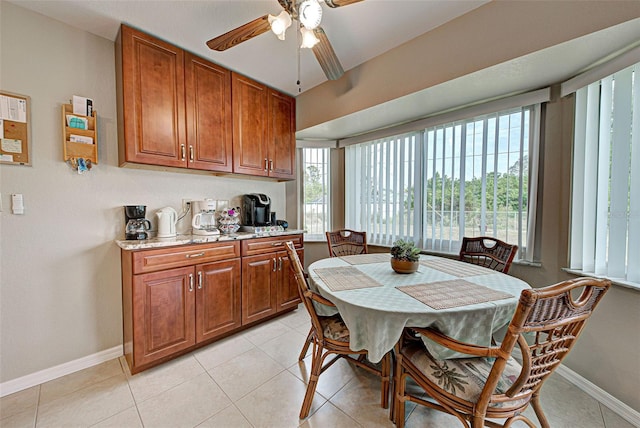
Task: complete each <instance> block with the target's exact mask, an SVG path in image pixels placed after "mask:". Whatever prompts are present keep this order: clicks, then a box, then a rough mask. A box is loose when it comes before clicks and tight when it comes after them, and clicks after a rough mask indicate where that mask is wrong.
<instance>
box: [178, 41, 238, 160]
mask: <svg viewBox="0 0 640 428" xmlns="http://www.w3.org/2000/svg"><path fill="white" fill-rule="evenodd" d="M185 87H186V107H187V108H186V110H187V145H188V147H187V152H188V155H187V158H188V165H189V167H190V168H196V169H202V170H210V171H221V172H231V171H232V169H233V164H232V153H233V150H232V144H233V141H232V138H231V132H232V116H231V72H230V71H229V70H227V69H225V68H223V67H220V66H218V65H215V64H213V63H211V62H209V61H205V60H203V59H202V58H198V57H197V56H195V55H192V54H190V53H189V52H185Z"/></svg>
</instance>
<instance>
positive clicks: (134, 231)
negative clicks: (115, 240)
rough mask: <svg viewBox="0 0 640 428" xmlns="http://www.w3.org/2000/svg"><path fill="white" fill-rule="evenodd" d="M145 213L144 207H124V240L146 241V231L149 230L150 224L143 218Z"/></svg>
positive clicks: (145, 208) (145, 207)
mask: <svg viewBox="0 0 640 428" xmlns="http://www.w3.org/2000/svg"><path fill="white" fill-rule="evenodd" d="M146 212H147V206H146V205H125V206H124V221H125V238H126V239H136V240H141V239H147V238H148V237H149V235H147V231H148V230H149V229H151V222H150V221H149V220H147V219H146V218H145V215H146Z"/></svg>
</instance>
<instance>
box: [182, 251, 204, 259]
mask: <svg viewBox="0 0 640 428" xmlns="http://www.w3.org/2000/svg"><path fill="white" fill-rule="evenodd" d="M202 256H204V251H203V252H202V253H196V254H187V255H186V256H185V257H186V258H188V259H193V258H195V257H202Z"/></svg>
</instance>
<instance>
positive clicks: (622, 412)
mask: <svg viewBox="0 0 640 428" xmlns="http://www.w3.org/2000/svg"><path fill="white" fill-rule="evenodd" d="M556 373H558V374H559V375H560V376H562V377H563V378H565V379H566V380H567V381H568V382H571V383H572V384H574V385H575V386H576V387H578V388H579V389H581V390H582V391H584V392H585V393H586V394H588V395H590V396H591V397H593V398H595V399H596V400H598V401H599V402H600V403H602V404H604V405H605V406H606V407H608V408H609V409H611V411H612V412H614V413H617V414H618V415H619V416H620V417H621V418H623V419H624V420H626V421H627V422H629V423H630V424H631V425H633V426H636V427H640V412H637V411H636V410H634V409H632V408H631V407H630V406H628V405H626V404H625V403H623V402H622V401H620V400H618V399H617V398H615V397H614V396H613V395H611V394H609V393H608V392H607V391H605V390H604V389H602V388H600V387H599V386H597V385H595V384H593V383H591V382H589V381H588V380H587V379H585V378H584V377H582V376H580V375H579V374H578V373H576V372H574V371H573V370H571V369H570V368H568V367H566V366H564V365H560V366H559V367H558V369H557V370H556Z"/></svg>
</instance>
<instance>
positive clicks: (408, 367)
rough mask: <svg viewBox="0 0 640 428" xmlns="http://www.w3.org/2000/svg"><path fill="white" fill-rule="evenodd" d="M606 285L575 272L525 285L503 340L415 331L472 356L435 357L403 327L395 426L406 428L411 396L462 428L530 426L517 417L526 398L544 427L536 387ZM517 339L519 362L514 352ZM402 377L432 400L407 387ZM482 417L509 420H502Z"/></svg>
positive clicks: (572, 341)
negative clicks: (474, 341)
mask: <svg viewBox="0 0 640 428" xmlns="http://www.w3.org/2000/svg"><path fill="white" fill-rule="evenodd" d="M610 285H611V282H610V281H609V280H601V279H593V278H578V279H574V280H569V281H565V282H561V283H559V284H556V285H552V286H549V287H546V288H541V289H537V290H535V289H527V290H524V291H522V294H521V295H520V302H519V304H518V307H517V309H516V312H515V315H514V316H513V319H512V320H511V323H510V324H509V329H508V332H507V334H506V336H505V338H504V340H503V342H502V344H501V345H500V346H490V347H482V346H476V345H470V344H466V343H461V342H459V341H456V340H454V339H451V338H449V337H447V336H444V335H443V334H441V333H439V332H437V331H435V330H432V329H422V328H414V329H412V332H415V333H418V334H421V335H424V336H426V337H427V338H429V339H431V340H433V341H435V342H437V343H439V344H441V345H443V346H445V347H447V348H450V349H453V350H455V351H458V352H463V353H465V354H470V355H474V356H476V357H470V358H460V359H453V360H438V359H436V358H434V357H433V356H431V354H429V353H428V352H427V351H426V350H425V348H424V345H423V342H422V340H420V339H419V338H416V337H415V336H414V335H412V334H411V333H412V332H410V331H409V330H407V331H405V333H407V334H405V335H404V337H403V339H402V340H401V342H400V343H399V344H398V345H396V356H397V360H396V371H395V378H394V379H395V385H394V390H395V396H394V406H395V407H394V409H393V410H394V416H393V417H394V418H395V423H396V425H397V426H398V428H402V427H403V426H404V415H405V402H406V401H412V402H415V403H418V404H421V405H424V406H427V407H429V408H432V409H436V410H439V411H442V412H446V413H449V414H452V415H454V416H455V417H456V418H458V420H459V421H460V422H461V423H462V425H463V426H465V427H473V428H479V427H483V426H489V427H506V426H511V424H512V423H513V422H515V421H518V420H520V421H523V422H524V423H526V424H527V425H528V426H530V427H532V428H535V425H534V424H533V422H532V421H531V420H530V419H528V418H526V417H525V416H524V415H522V412H523V411H524V410H525V409H526V408H527V406H528V405H529V403H531V404H532V405H533V409H534V411H535V413H536V416H537V417H538V420H539V421H540V424H541V425H542V427H543V428H548V427H549V422H548V421H547V419H546V417H545V415H544V413H543V411H542V408H541V406H540V397H539V395H540V388H541V387H542V385H543V383H544V381H545V380H546V379H547V378H548V377H549V375H551V373H553V371H554V370H555V369H556V368H557V367H558V366H559V365H560V363H561V361H562V360H563V358H564V357H565V356H566V355H567V354H568V353H569V351H570V350H571V348H572V346H573V345H574V344H575V341H576V339H577V338H578V336H579V335H580V333H581V331H582V329H583V327H584V324H585V322H586V320H587V319H588V318H589V316H591V314H592V312H593V310H594V309H595V307H596V305H597V304H598V302H599V301H600V299H601V298H602V296H603V295H604V294H605V292H606V291H607V290H608V288H609V286H610ZM577 288H582V293H581V294H580V296H579V297H578V298H577V299H574V298H573V297H572V291H573V290H575V289H577ZM525 335H526V336H527V339H528V340H525V337H524V336H525ZM416 339H417V340H416ZM527 342H530V344H529V343H527ZM516 344H517V345H518V346H519V348H520V351H521V353H522V364H520V363H518V362H517V361H516V360H515V359H514V358H513V357H512V356H511V355H512V352H513V350H514V347H515V346H516ZM407 376H410V377H411V378H412V379H413V380H415V381H416V383H417V384H418V385H419V386H420V387H421V388H422V389H423V390H424V391H425V392H426V394H427V395H428V396H429V397H432V399H433V400H430V401H427V400H426V399H425V398H424V396H421V397H416V396H413V395H411V394H409V393H407V391H406V389H405V382H406V377H407ZM486 418H491V419H494V418H495V419H506V420H505V421H504V425H500V424H499V423H497V422H492V421H487V420H486Z"/></svg>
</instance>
